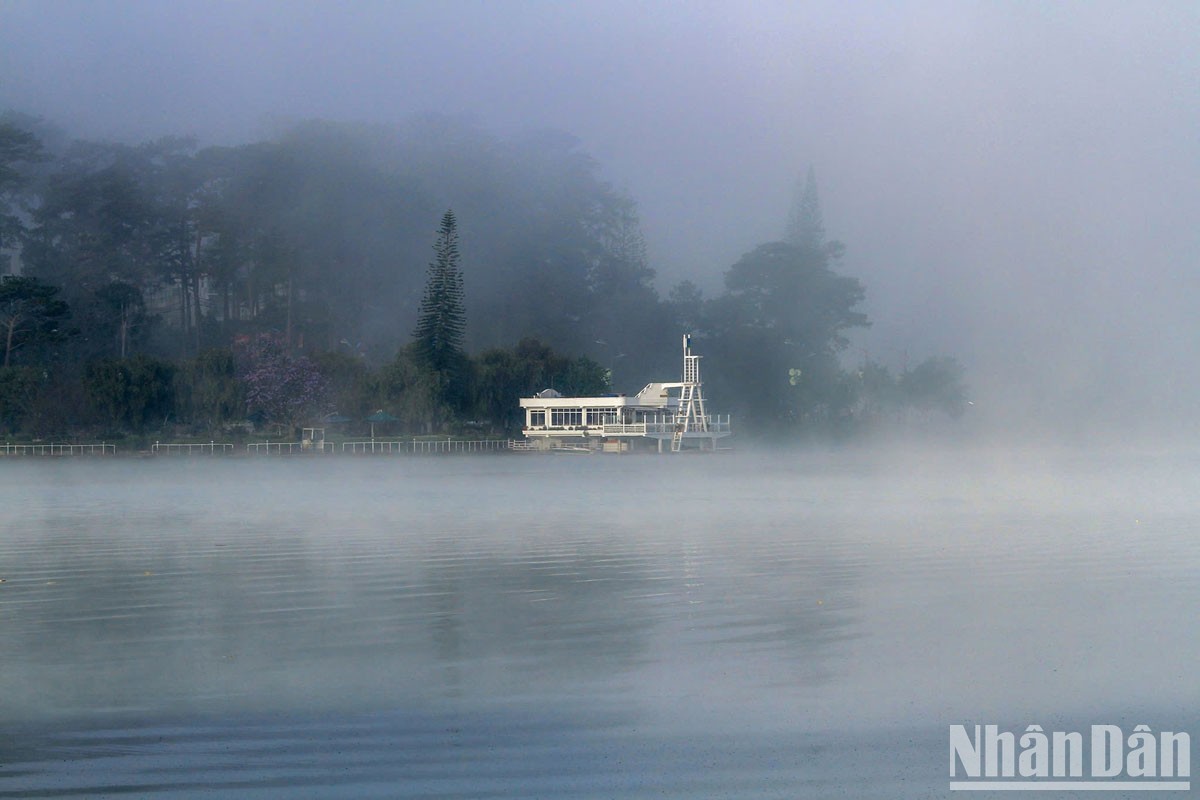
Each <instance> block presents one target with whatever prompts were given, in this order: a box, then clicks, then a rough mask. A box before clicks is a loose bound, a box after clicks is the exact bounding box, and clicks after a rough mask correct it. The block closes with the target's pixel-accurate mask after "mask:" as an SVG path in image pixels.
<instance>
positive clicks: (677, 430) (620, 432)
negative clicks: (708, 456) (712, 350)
mask: <svg viewBox="0 0 1200 800" xmlns="http://www.w3.org/2000/svg"><path fill="white" fill-rule="evenodd" d="M701 386H702V383H701V380H700V356H697V355H693V354H692V347H691V336H684V337H683V380H681V381H678V382H675V383H650V384H647V385H646V387H645V388H644V389H642V390H641V391H640V392H638V393H637V394H635V395H632V396H628V395H623V394H620V395H619V394H612V395H602V396H600V397H563V396H562V395H561V394H559V393H558V392H556V391H554V390H553V389H546V390H545V391H542V392H538V393H537V394H536V395H534V396H533V397H523V398H521V408H522V409H524V410H525V427H524V430H523V433H524V434H525V438H526V441H527V442H528V447H529V449H535V450H553V449H563V450H579V451H604V452H614V453H623V452H631V451H636V450H643V451H644V450H651V451H657V452H660V453H663V452H672V453H678V452H682V451H684V450H710V451H715V450H718V449H721V448H720V447H719V445H718V443H719V442H720V440H721V439H724V438H725V437H727V436H729V435H730V434H731V433H732V431H731V428H730V420H729V416H728V415H726V416H724V417H721V416H719V415H718V416H710V415H709V414H708V412H707V410H706V409H705V405H704V395H703V391H702V389H701Z"/></svg>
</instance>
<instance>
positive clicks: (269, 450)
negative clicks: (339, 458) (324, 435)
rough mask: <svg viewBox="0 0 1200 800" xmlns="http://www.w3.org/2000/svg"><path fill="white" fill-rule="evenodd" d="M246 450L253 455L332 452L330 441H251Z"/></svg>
mask: <svg viewBox="0 0 1200 800" xmlns="http://www.w3.org/2000/svg"><path fill="white" fill-rule="evenodd" d="M246 452H247V453H249V454H250V455H255V456H269V455H276V456H282V455H292V454H297V453H299V454H305V455H307V454H309V453H312V454H316V453H332V452H333V443H332V442H251V443H250V444H248V445H246Z"/></svg>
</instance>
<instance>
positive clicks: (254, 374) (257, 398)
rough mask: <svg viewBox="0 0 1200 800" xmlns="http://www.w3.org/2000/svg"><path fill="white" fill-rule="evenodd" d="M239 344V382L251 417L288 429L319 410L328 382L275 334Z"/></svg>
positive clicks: (239, 342)
mask: <svg viewBox="0 0 1200 800" xmlns="http://www.w3.org/2000/svg"><path fill="white" fill-rule="evenodd" d="M237 344H238V354H237V355H238V358H237V360H238V379H239V380H240V381H241V382H242V385H243V386H244V387H245V390H246V411H247V413H248V414H250V415H252V416H253V415H255V414H257V415H259V416H261V417H262V418H263V419H264V420H266V421H267V422H270V423H273V424H276V425H279V426H282V427H285V428H289V427H295V426H296V425H298V424H299V423H300V422H301V421H302V420H304V419H305V418H306V417H308V416H310V415H312V414H313V413H314V412H316V411H317V410H318V409H319V407H320V405H321V403H322V402H323V401H324V398H325V389H326V386H325V379H324V377H322V375H321V373H320V371H318V370H317V367H316V365H314V364H313V363H312V362H311V361H309V360H308V359H307V358H305V357H303V356H300V357H293V356H291V355H289V354H288V352H287V348H286V347H285V346H284V343H283V341H282V339H281V338H280V337H279V336H277V335H275V334H270V333H261V334H258V335H257V336H251V337H242V338H240V339H239V341H238V342H237Z"/></svg>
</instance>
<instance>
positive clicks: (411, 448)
mask: <svg viewBox="0 0 1200 800" xmlns="http://www.w3.org/2000/svg"><path fill="white" fill-rule="evenodd" d="M509 449H511V443H510V441H509V440H508V439H473V440H455V439H427V440H420V439H412V440H410V441H407V442H398V441H386V442H381V441H362V442H343V443H342V452H343V453H349V454H351V455H373V454H374V455H386V454H395V455H433V454H436V453H445V454H450V453H499V452H505V451H507V450H509Z"/></svg>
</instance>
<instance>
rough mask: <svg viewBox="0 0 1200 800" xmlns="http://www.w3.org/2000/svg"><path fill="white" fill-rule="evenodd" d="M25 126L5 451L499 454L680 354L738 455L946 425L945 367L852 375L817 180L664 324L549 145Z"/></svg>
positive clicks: (855, 288)
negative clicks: (553, 403) (50, 441)
mask: <svg viewBox="0 0 1200 800" xmlns="http://www.w3.org/2000/svg"><path fill="white" fill-rule="evenodd" d="M21 119H22V118H20V117H18V116H15V115H8V116H5V117H0V249H6V248H7V251H6V252H8V253H11V254H15V255H16V256H17V257H16V258H15V259H14V264H15V265H16V266H17V269H18V273H19V275H18V276H10V277H7V278H6V279H5V280H4V282H3V283H2V284H0V345H2V346H3V366H2V367H0V369H4V370H5V372H3V373H2V374H0V399H3V400H4V408H3V409H0V411H2V412H3V413H0V424H2V425H3V426H4V427H5V428H6V429H7V430H9V431H15V430H23V431H26V432H32V431H34V430H35V429H36V430H38V431H44V430H51V431H53V430H54V429H55V426H59V428H62V427H64V426H71V425H89V424H90V425H103V426H108V428H112V427H113V426H118V427H125V428H128V429H130V430H137V431H143V432H144V431H146V430H147V429H148V427H149V426H152V425H159V426H171V425H178V426H180V427H181V428H182V429H186V430H192V431H195V430H200V429H203V428H205V427H207V428H208V429H214V428H219V427H221V426H229V425H234V424H238V423H241V422H242V421H244V420H245V419H246V417H247V415H250V418H251V419H253V420H257V421H259V422H260V423H263V424H270V425H275V426H282V427H287V426H290V425H294V424H297V423H298V422H300V421H301V420H302V419H307V418H314V417H318V416H321V415H330V414H333V412H338V413H337V414H333V416H334V418H341V417H343V416H345V415H346V414H347V413H349V414H351V415H352V416H351V417H350V418H351V419H361V418H362V417H363V416H364V415H365V414H366V413H369V411H374V410H377V409H379V408H387V409H389V413H392V414H394V415H396V416H398V417H399V418H400V419H401V421H402V422H401V424H402V425H404V426H406V427H407V428H408V429H410V430H413V431H420V432H434V431H447V430H456V429H464V428H466V427H470V428H472V429H475V430H478V429H480V428H483V429H487V430H491V431H493V432H496V433H500V432H505V433H512V432H515V430H516V429H517V427H518V426H519V420H518V418H517V404H516V400H517V397H518V396H519V395H520V394H522V393H531V392H534V391H538V390H539V389H544V388H551V387H552V388H556V389H558V390H559V391H563V392H564V393H599V392H604V391H624V392H636V391H637V390H638V389H639V388H640V387H641V386H642V385H644V384H645V383H648V382H650V381H655V380H657V381H661V380H671V379H673V378H675V377H676V376H677V375H678V372H679V370H680V363H679V354H678V351H677V342H678V340H679V334H680V333H683V332H689V331H690V332H693V333H695V334H696V336H697V348H698V350H699V352H701V353H703V354H704V355H705V356H707V357H708V360H707V361H706V362H705V364H706V369H705V375H706V380H707V382H708V390H709V395H710V397H711V398H712V399H713V401H714V402H713V404H712V405H713V407H714V408H716V409H719V410H721V411H722V412H723V413H724V412H727V411H732V412H733V413H734V414H736V415H738V416H739V417H740V419H739V421H738V429H739V430H741V431H747V430H750V431H755V430H757V431H760V432H768V433H775V432H777V431H784V430H786V431H794V430H805V429H809V430H818V429H829V428H831V427H838V426H843V425H844V424H845V422H846V420H850V421H861V420H864V419H867V418H871V417H875V416H879V414H881V413H883V412H882V411H880V410H881V409H888V413H891V412H893V411H895V409H897V408H900V407H901V406H903V407H906V408H919V409H922V413H934V412H936V413H939V414H945V415H949V416H953V415H957V414H960V413H962V411H963V410H964V409H965V407H966V406H965V403H966V400H965V397H966V395H965V392H964V390H963V388H962V377H963V376H962V371H961V367H960V366H959V365H957V362H953V361H952V360H945V359H943V360H931V361H930V362H928V363H927V364H925V365H922V366H921V367H918V368H917V369H914V370H912V371H907V370H906V371H905V372H904V373H903V374H901V375H899V376H898V377H896V378H892V377H891V375H890V373H887V372H886V370H882V368H881V367H880V368H879V369H878V370H876V369H874V367H877V366H878V365H873V366H871V368H868V367H867V366H864V367H863V369H862V370H858V371H857V372H856V371H849V372H848V371H846V369H845V368H844V365H843V363H842V353H843V351H844V350H845V348H846V346H847V336H848V335H849V332H850V331H853V330H854V329H857V328H863V327H865V326H866V325H868V324H869V322H868V320H867V318H866V316H865V314H864V313H863V312H862V310H861V307H860V306H861V303H862V300H863V298H864V295H865V290H864V287H863V286H862V285H861V284H860V283H859V282H858V281H857V280H856V279H854V278H852V277H848V276H845V275H841V274H838V270H839V269H840V260H839V259H840V256H841V253H842V249H843V248H842V246H841V245H840V244H839V243H837V242H830V241H826V239H825V234H824V221H823V219H822V216H821V210H820V205H819V201H818V198H817V193H816V182H815V177H814V175H813V173H812V172H811V171H810V172H809V174H808V176H807V177H806V179H805V181H803V182H801V183H799V184H798V193H797V201H796V206H795V208H794V209H793V211H792V214H791V216H790V217H789V219H788V224H787V226H786V229H785V231H784V234H785V235H784V240H783V241H779V242H770V243H765V244H762V245H759V246H757V247H755V248H753V249H752V250H750V252H748V253H746V254H745V255H744V256H743V257H742V258H740V259H739V260H738V261H737V262H736V263H735V264H733V265H731V266H730V267H729V268H728V270H727V272H726V274H725V283H724V289H723V291H722V292H721V293H719V294H718V295H716V296H714V297H710V298H705V297H704V295H703V294H702V293H701V291H700V290H699V289H698V288H697V286H696V285H695V284H692V283H690V282H687V281H685V282H683V283H681V284H679V285H678V286H676V287H675V288H674V289H673V290H672V291H671V292H670V294H669V296H668V297H667V298H665V299H664V298H663V297H660V295H659V293H658V290H657V289H656V288H655V284H654V280H655V272H654V269H653V268H652V266H651V264H650V262H649V259H648V256H647V249H646V243H645V240H644V237H643V235H642V231H641V226H640V223H639V219H638V212H637V207H636V204H635V203H634V201H633V200H632V199H631V198H629V197H627V196H625V195H624V194H622V193H620V192H617V191H615V190H614V189H613V188H612V187H611V186H609V185H608V184H606V183H605V182H604V181H603V180H601V179H600V177H599V174H598V165H597V164H596V162H595V161H594V160H593V159H591V158H590V157H589V156H588V155H587V154H586V153H584V152H583V151H582V150H581V148H580V147H579V143H578V142H577V141H576V140H575V139H574V138H572V137H570V136H568V135H565V134H559V133H538V134H528V135H521V136H515V137H509V138H501V137H498V136H496V135H494V134H491V133H489V132H487V131H484V130H482V129H480V128H479V127H478V126H476V125H474V124H472V123H470V122H467V121H464V120H462V119H458V118H453V117H439V116H428V117H421V118H415V119H412V120H410V121H409V122H408V123H406V124H405V125H402V126H399V127H396V128H384V127H378V126H365V125H347V124H341V123H332V122H321V121H314V122H305V123H299V124H295V125H292V126H290V127H288V128H286V129H284V130H282V131H280V132H279V134H278V135H276V136H274V137H271V138H270V139H268V140H265V141H260V142H254V143H251V144H245V145H239V146H234V147H205V148H201V147H198V146H197V145H196V143H195V142H192V141H190V140H187V139H180V138H163V139H159V140H156V141H151V142H146V143H142V144H139V145H128V144H113V143H103V142H88V141H78V142H73V143H67V142H65V141H63V140H61V138H59V137H51V138H50V139H49V140H48V141H47V143H43V142H40V141H39V137H38V136H37V135H35V134H34V133H33V131H34V130H35V127H36V126H33V125H29V124H25V125H22V124H18V123H17V122H14V121H13V120H18V121H19V120H21ZM26 123H28V120H26ZM446 208H453V209H454V212H452V213H451V212H444V209H446ZM439 216H440V217H441V229H440V231H439V232H438V234H437V236H436V240H435V242H434V250H435V252H434V260H433V263H432V264H429V267H428V269H426V268H425V265H426V264H427V263H428V257H427V254H428V248H429V245H430V236H429V230H430V228H431V227H432V226H433V225H434V224H436V221H437V220H438V218H439ZM460 221H461V222H462V229H461V231H460V229H459V224H460ZM2 266H3V264H2V263H0V267H2ZM464 285H465V286H466V287H469V289H470V292H469V294H465V293H464ZM68 317H69V318H70V327H68V326H67V324H66V323H67V320H68ZM75 333H78V335H73V334H75ZM543 342H544V343H546V344H543ZM514 343H517V344H515V345H514ZM472 354H475V355H472ZM33 365H37V367H38V369H37V370H34V371H30V370H28V369H26V368H27V367H30V366H33ZM880 370H882V371H880ZM868 377H869V378H870V380H868ZM142 383H144V384H145V385H144V386H140V385H138V384H142Z"/></svg>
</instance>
